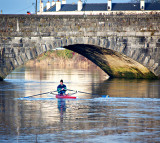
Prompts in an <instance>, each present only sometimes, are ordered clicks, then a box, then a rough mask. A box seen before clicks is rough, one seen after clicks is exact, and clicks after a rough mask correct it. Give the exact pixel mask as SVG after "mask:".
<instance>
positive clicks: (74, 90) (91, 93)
mask: <svg viewBox="0 0 160 143" xmlns="http://www.w3.org/2000/svg"><path fill="white" fill-rule="evenodd" d="M67 90H68V91H75V92H79V93H85V94H91V95H92V93H88V92H82V91H77V90H71V89H67Z"/></svg>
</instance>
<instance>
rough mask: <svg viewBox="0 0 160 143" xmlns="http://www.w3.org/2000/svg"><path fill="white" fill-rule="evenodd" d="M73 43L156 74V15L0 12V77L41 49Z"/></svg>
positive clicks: (159, 48) (159, 22)
mask: <svg viewBox="0 0 160 143" xmlns="http://www.w3.org/2000/svg"><path fill="white" fill-rule="evenodd" d="M73 44H91V45H97V46H101V47H103V48H109V49H112V50H115V51H118V52H121V53H123V54H125V55H126V56H128V57H130V58H132V59H134V60H136V61H137V62H139V63H141V64H142V65H144V66H146V67H147V68H149V69H150V70H151V71H152V72H153V73H155V74H156V75H157V76H159V75H160V56H159V55H160V17H159V15H147V16H145V15H125V16H36V15H0V77H1V79H2V78H5V77H6V75H8V74H9V73H10V72H11V71H12V70H14V69H15V68H16V67H17V66H20V65H22V64H24V63H25V62H27V61H28V60H30V59H32V58H35V57H37V56H38V55H39V54H41V53H43V52H44V51H47V50H50V49H54V48H57V47H60V46H67V45H73Z"/></svg>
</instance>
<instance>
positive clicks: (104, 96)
mask: <svg viewBox="0 0 160 143" xmlns="http://www.w3.org/2000/svg"><path fill="white" fill-rule="evenodd" d="M67 90H68V91H75V92H76V93H77V92H79V93H84V94H90V95H98V94H92V93H88V92H82V91H77V90H71V89H67ZM101 96H102V97H103V98H106V97H109V95H101Z"/></svg>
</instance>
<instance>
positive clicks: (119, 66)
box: [0, 37, 156, 80]
mask: <svg viewBox="0 0 160 143" xmlns="http://www.w3.org/2000/svg"><path fill="white" fill-rule="evenodd" d="M118 40H121V41H122V42H121V45H117V44H116V43H117V41H118ZM127 42H128V39H119V38H115V37H103V38H102V37H101V38H99V37H92V38H91V37H70V38H58V39H56V38H54V37H38V38H37V37H31V38H26V37H25V38H23V37H17V38H16V39H12V43H14V44H12V45H10V47H5V48H3V49H1V54H0V56H1V57H0V59H3V60H2V61H1V62H2V63H3V66H2V69H1V71H0V79H1V80H2V79H4V78H5V77H6V76H7V75H8V74H10V73H11V72H12V71H13V70H14V69H15V68H17V67H18V66H21V65H23V64H25V63H26V62H27V61H29V60H31V59H34V58H36V57H38V56H39V55H40V54H42V53H43V52H46V51H48V50H53V49H55V48H58V47H64V48H66V49H69V50H72V51H75V52H77V53H79V54H81V55H83V56H85V57H86V58H88V59H89V60H91V61H92V62H93V63H95V64H96V65H97V66H99V67H100V68H101V69H102V70H104V71H105V72H106V73H107V74H108V75H109V76H110V77H119V78H156V76H155V74H153V72H151V71H150V70H149V69H148V68H147V67H145V66H144V65H142V64H140V63H139V62H138V61H136V60H135V58H136V57H135V55H136V54H135V53H136V51H135V52H134V53H132V52H130V51H131V50H129V49H128V48H127V46H126V45H127ZM144 52H146V51H144ZM126 55H127V56H126ZM128 55H129V56H128Z"/></svg>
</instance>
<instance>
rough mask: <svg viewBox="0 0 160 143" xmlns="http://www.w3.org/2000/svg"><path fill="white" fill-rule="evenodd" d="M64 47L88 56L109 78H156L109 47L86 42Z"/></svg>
mask: <svg viewBox="0 0 160 143" xmlns="http://www.w3.org/2000/svg"><path fill="white" fill-rule="evenodd" d="M64 48H66V49H69V50H72V51H74V52H77V53H79V54H81V55H83V56H84V57H86V58H88V59H89V60H91V61H92V62H93V63H95V64H96V65H97V66H99V67H100V68H101V69H102V70H103V71H104V72H106V73H107V74H108V75H109V76H110V77H111V78H115V77H116V78H144V79H154V78H156V76H155V75H154V74H153V73H152V72H151V71H150V70H149V69H148V68H146V67H144V66H143V65H141V64H140V63H138V62H136V61H134V60H132V59H131V58H129V57H127V56H125V55H123V54H120V53H118V52H116V51H113V50H111V49H107V48H102V47H100V46H94V45H88V44H75V45H69V46H64Z"/></svg>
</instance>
